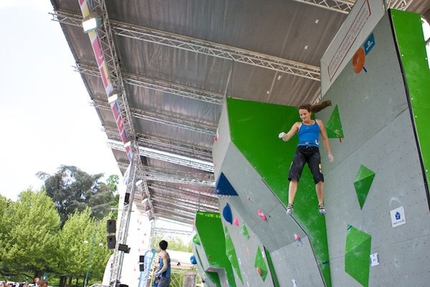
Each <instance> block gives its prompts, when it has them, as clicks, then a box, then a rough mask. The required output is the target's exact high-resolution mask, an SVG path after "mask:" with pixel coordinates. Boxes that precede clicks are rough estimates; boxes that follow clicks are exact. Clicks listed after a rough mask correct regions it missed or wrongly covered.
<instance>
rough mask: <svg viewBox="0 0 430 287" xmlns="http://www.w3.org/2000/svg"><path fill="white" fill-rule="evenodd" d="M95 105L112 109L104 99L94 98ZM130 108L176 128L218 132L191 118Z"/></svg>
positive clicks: (150, 118) (146, 118)
mask: <svg viewBox="0 0 430 287" xmlns="http://www.w3.org/2000/svg"><path fill="white" fill-rule="evenodd" d="M93 105H94V107H96V108H99V109H103V110H110V107H109V105H108V103H107V102H104V101H100V100H93ZM130 110H131V116H133V117H135V118H138V119H142V120H147V121H151V122H155V123H160V124H165V125H169V126H173V127H176V128H181V129H185V130H189V131H192V132H197V133H202V134H207V135H210V136H214V135H215V134H216V127H215V126H209V125H205V124H202V123H196V122H193V121H190V120H186V119H182V118H179V117H174V116H172V115H163V114H161V113H156V112H150V111H146V110H141V109H136V108H131V109H130Z"/></svg>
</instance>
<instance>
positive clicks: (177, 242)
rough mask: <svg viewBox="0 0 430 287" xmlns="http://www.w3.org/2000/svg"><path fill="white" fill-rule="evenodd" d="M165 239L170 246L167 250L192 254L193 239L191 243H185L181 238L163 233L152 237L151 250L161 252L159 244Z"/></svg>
mask: <svg viewBox="0 0 430 287" xmlns="http://www.w3.org/2000/svg"><path fill="white" fill-rule="evenodd" d="M163 239H164V240H166V241H167V242H168V244H169V245H168V247H167V249H170V250H175V251H183V252H192V250H193V246H192V242H191V239H190V240H189V242H184V240H183V239H182V238H180V237H174V236H166V235H164V234H163V233H154V234H153V235H152V236H151V239H150V248H151V249H155V250H159V249H160V247H159V246H158V243H159V242H160V241H161V240H163Z"/></svg>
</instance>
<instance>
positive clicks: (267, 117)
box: [227, 98, 331, 286]
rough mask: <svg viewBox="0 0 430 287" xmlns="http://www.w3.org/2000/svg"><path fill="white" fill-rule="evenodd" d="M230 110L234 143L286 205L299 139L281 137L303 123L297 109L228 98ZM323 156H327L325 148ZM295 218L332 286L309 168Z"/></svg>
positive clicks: (322, 221)
mask: <svg viewBox="0 0 430 287" xmlns="http://www.w3.org/2000/svg"><path fill="white" fill-rule="evenodd" d="M227 107H228V115H229V124H230V133H231V139H232V142H233V143H234V144H235V145H236V147H237V148H238V149H239V150H240V151H241V152H242V154H243V155H244V156H245V158H246V159H247V160H248V161H249V163H250V164H251V165H252V166H253V167H254V168H255V170H256V171H257V172H258V173H259V174H260V176H261V178H262V179H263V180H264V181H265V182H266V183H267V185H268V186H269V187H270V188H271V190H272V191H273V192H274V193H275V194H276V196H277V197H278V198H279V199H280V200H281V202H282V203H283V204H284V205H285V206H286V205H287V204H288V185H289V182H288V179H287V178H288V170H289V168H290V165H291V162H292V160H293V157H294V153H295V150H296V146H297V141H298V137H297V135H296V136H294V137H293V138H292V139H291V140H290V141H288V142H284V141H283V140H281V139H279V138H278V135H279V133H280V132H281V131H284V132H288V131H289V130H290V128H291V126H292V125H293V124H294V122H296V121H300V117H299V114H298V110H297V108H296V107H291V106H283V105H275V104H268V103H260V102H252V101H245V100H240V99H233V98H227ZM321 153H322V156H326V153H325V149H324V148H323V147H322V148H321ZM323 168H324V167H323ZM327 192H330V191H327ZM328 212H330V211H328ZM294 217H295V219H296V220H297V221H298V222H299V224H300V225H301V226H302V228H304V229H305V230H306V232H307V234H308V236H309V238H310V241H311V243H312V246H313V248H314V251H315V255H316V258H317V261H318V265H319V266H320V269H321V272H322V274H323V277H324V280H325V282H326V284H327V286H331V278H330V265H329V264H328V263H329V255H328V243H327V234H326V223H325V217H324V216H321V215H320V214H319V213H318V199H317V196H316V192H315V184H314V182H313V178H312V174H311V172H310V171H309V168H308V167H305V169H304V170H303V173H302V177H301V179H300V182H299V186H298V190H297V194H296V197H295V199H294ZM263 244H264V242H263Z"/></svg>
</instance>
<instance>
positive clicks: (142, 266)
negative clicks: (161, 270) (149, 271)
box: [139, 264, 145, 272]
mask: <svg viewBox="0 0 430 287" xmlns="http://www.w3.org/2000/svg"><path fill="white" fill-rule="evenodd" d="M139 271H140V272H142V271H145V265H143V264H140V265H139Z"/></svg>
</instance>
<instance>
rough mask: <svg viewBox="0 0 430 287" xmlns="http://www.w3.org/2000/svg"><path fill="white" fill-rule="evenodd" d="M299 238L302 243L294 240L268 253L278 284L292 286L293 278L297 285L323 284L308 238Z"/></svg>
mask: <svg viewBox="0 0 430 287" xmlns="http://www.w3.org/2000/svg"><path fill="white" fill-rule="evenodd" d="M301 239H302V243H303V244H300V243H299V242H297V241H295V242H292V243H290V244H289V245H287V246H284V247H282V248H280V249H278V250H276V251H274V252H272V253H271V254H270V255H271V257H272V261H273V264H274V267H275V269H276V273H277V274H278V279H279V281H280V285H281V286H288V287H290V286H294V284H293V280H294V281H295V283H296V284H297V286H324V283H323V282H322V281H321V277H322V276H321V274H320V273H319V272H318V270H319V269H318V266H317V263H316V261H315V259H314V258H313V253H312V252H313V251H312V247H311V245H310V242H309V239H308V237H306V236H304V237H302V238H301ZM345 286H346V285H345Z"/></svg>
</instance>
